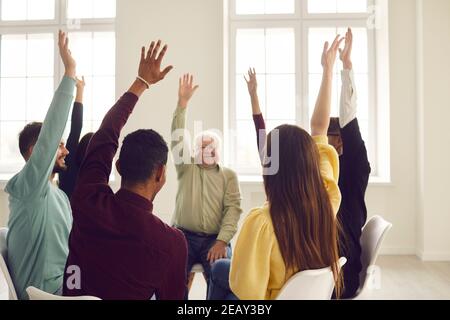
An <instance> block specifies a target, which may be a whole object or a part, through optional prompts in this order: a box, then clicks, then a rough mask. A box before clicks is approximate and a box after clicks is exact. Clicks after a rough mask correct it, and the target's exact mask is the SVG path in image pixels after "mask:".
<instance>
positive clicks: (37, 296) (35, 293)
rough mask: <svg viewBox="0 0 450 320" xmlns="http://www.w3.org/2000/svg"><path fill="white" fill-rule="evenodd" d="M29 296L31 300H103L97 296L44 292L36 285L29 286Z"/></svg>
mask: <svg viewBox="0 0 450 320" xmlns="http://www.w3.org/2000/svg"><path fill="white" fill-rule="evenodd" d="M27 293H28V297H29V298H30V300H41V301H43V300H66V301H67V300H101V299H100V298H97V297H91V296H83V297H61V296H56V295H54V294H50V293H47V292H44V291H42V290H39V289H37V288H35V287H28V288H27Z"/></svg>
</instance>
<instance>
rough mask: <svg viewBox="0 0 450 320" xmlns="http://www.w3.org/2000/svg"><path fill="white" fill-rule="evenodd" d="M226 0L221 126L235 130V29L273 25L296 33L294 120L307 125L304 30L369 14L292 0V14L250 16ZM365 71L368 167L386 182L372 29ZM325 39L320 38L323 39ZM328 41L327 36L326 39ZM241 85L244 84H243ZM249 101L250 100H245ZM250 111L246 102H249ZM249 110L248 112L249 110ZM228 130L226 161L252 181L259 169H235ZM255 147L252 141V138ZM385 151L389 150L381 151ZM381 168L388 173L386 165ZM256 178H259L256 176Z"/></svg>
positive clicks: (362, 20)
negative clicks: (311, 7) (314, 9)
mask: <svg viewBox="0 0 450 320" xmlns="http://www.w3.org/2000/svg"><path fill="white" fill-rule="evenodd" d="M225 1H228V3H227V5H228V9H229V10H228V12H227V10H225V12H226V13H227V16H226V17H225V21H226V23H225V28H226V30H225V38H226V40H225V44H226V46H227V52H226V53H225V57H227V58H228V59H227V60H228V61H226V63H225V64H226V65H227V66H228V70H226V72H228V74H227V75H226V76H225V81H226V83H228V87H226V88H225V92H228V97H227V98H226V99H225V108H224V109H225V112H224V113H225V123H224V126H225V128H227V130H229V131H230V132H236V125H237V118H236V105H235V104H236V77H235V74H236V32H237V30H238V29H242V28H244V29H245V28H273V27H274V28H277V27H288V28H293V29H294V32H295V34H296V43H295V48H296V57H295V63H296V95H297V97H301V98H297V99H296V119H295V121H296V123H297V124H298V125H300V126H302V127H303V128H309V127H310V124H309V118H310V115H309V112H310V108H311V106H309V97H308V93H309V88H308V86H309V84H308V82H309V80H308V76H309V70H308V51H309V50H308V29H309V28H311V27H333V28H341V27H344V28H345V27H348V26H352V27H355V28H357V27H367V20H368V19H369V18H370V16H371V13H324V14H321V13H319V14H312V13H308V8H307V6H308V1H307V0H295V13H292V14H256V15H254V14H252V15H237V14H236V0H225ZM375 1H376V0H368V6H373V5H374V4H375ZM367 36H368V37H367V41H368V53H369V56H368V64H369V65H368V67H369V70H368V73H369V137H370V143H368V145H369V146H370V149H369V150H368V151H369V154H370V157H371V158H370V162H371V167H372V174H371V180H372V181H377V180H378V179H379V178H381V180H382V181H383V182H388V180H390V177H384V176H383V177H381V176H382V174H381V172H380V170H379V166H378V165H379V164H380V163H383V164H384V163H385V161H382V160H380V148H381V146H380V143H381V142H380V141H379V139H378V137H379V135H378V134H377V128H378V125H379V117H378V116H379V112H378V106H377V100H378V95H377V93H378V91H377V89H378V88H377V72H378V71H379V68H378V67H377V53H376V52H377V51H376V50H377V47H376V46H377V39H376V38H377V33H376V30H375V29H373V30H368V34H367ZM325 40H327V39H324V41H325ZM328 40H330V39H328ZM242 85H245V83H243V84H242ZM249 104H250V99H249ZM249 110H250V105H249ZM249 112H250V111H249ZM230 132H225V148H226V149H225V154H226V157H225V159H226V162H227V164H228V165H230V166H231V167H233V168H236V169H237V171H238V174H239V175H240V178H241V179H242V180H243V181H255V176H258V175H260V170H259V171H258V169H259V168H255V170H251V171H250V170H243V169H242V168H237V166H236V161H235V159H236V158H235V157H237V156H238V154H239V150H237V149H236V138H235V137H233V136H231V135H230ZM255 146H256V141H255ZM383 151H386V152H387V153H388V154H389V150H384V149H383ZM382 171H386V172H390V169H389V168H386V169H383V170H382ZM257 180H259V179H257Z"/></svg>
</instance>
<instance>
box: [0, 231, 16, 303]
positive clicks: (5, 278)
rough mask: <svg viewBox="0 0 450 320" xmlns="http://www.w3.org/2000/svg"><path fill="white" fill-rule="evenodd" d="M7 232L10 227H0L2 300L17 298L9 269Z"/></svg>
mask: <svg viewBox="0 0 450 320" xmlns="http://www.w3.org/2000/svg"><path fill="white" fill-rule="evenodd" d="M7 233H8V229H6V228H1V229H0V300H17V294H16V289H15V288H14V284H13V282H12V279H11V275H10V274H9V269H8V250H7V246H6V235H7Z"/></svg>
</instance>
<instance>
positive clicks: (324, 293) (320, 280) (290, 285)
mask: <svg viewBox="0 0 450 320" xmlns="http://www.w3.org/2000/svg"><path fill="white" fill-rule="evenodd" d="M345 263H347V259H346V258H340V259H339V268H342V266H344V265H345ZM334 284H335V281H334V276H333V272H332V270H331V267H328V268H324V269H319V270H306V271H301V272H299V273H297V274H295V275H294V276H292V278H290V279H289V281H288V282H287V283H286V284H285V285H284V287H283V289H281V291H280V294H279V295H278V297H277V300H330V299H331V296H332V295H333V291H334Z"/></svg>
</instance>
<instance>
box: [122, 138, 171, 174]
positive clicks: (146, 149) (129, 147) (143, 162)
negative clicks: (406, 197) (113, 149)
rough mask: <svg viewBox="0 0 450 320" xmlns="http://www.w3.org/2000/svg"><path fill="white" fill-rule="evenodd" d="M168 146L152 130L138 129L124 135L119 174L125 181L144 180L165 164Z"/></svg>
mask: <svg viewBox="0 0 450 320" xmlns="http://www.w3.org/2000/svg"><path fill="white" fill-rule="evenodd" d="M168 153H169V148H168V147H167V143H166V142H165V141H164V139H163V137H161V135H160V134H159V133H157V132H156V131H153V130H138V131H136V132H133V133H131V134H129V135H128V136H126V137H125V139H124V140H123V145H122V149H121V150H120V156H119V162H120V174H121V176H122V179H123V180H124V181H126V182H127V183H143V182H146V181H147V180H148V179H149V178H150V177H151V176H152V175H153V174H154V172H155V170H157V169H158V168H159V167H160V166H162V165H166V164H167V157H168Z"/></svg>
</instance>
